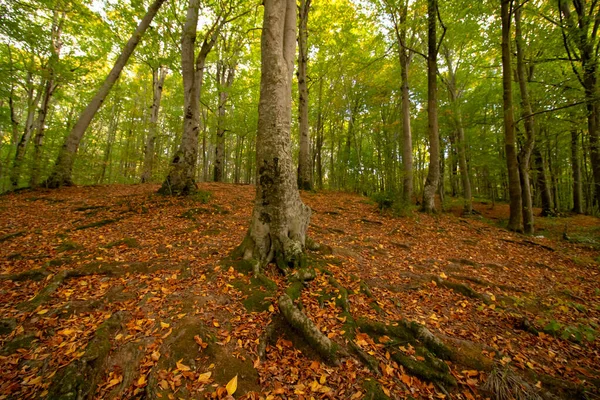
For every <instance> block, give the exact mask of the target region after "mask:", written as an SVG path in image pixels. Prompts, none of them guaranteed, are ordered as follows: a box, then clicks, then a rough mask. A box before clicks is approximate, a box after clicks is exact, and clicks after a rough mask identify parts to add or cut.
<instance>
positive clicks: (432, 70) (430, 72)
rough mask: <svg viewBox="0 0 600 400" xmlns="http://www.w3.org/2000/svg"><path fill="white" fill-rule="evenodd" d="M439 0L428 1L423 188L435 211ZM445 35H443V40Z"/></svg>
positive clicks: (429, 207) (427, 207) (430, 209)
mask: <svg viewBox="0 0 600 400" xmlns="http://www.w3.org/2000/svg"><path fill="white" fill-rule="evenodd" d="M438 13H439V11H438V5H437V0H428V1H427V20H428V30H427V118H428V129H427V131H428V133H429V172H428V173H427V181H426V182H425V188H424V189H423V211H425V212H435V211H436V207H435V193H436V191H437V190H438V184H439V180H440V133H439V125H438V111H437V55H438V42H437V19H438V16H439V14H438ZM443 39H444V37H443V35H442V38H441V40H443ZM441 40H440V41H441Z"/></svg>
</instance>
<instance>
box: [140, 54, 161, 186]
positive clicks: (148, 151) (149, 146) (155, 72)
mask: <svg viewBox="0 0 600 400" xmlns="http://www.w3.org/2000/svg"><path fill="white" fill-rule="evenodd" d="M166 77H167V68H166V67H164V66H162V65H161V66H160V67H158V68H153V69H152V109H151V114H150V126H149V129H148V137H147V138H146V147H145V151H144V166H143V169H142V176H141V181H142V183H146V182H150V181H151V180H152V169H153V164H154V145H155V143H156V136H157V134H158V111H159V109H160V99H161V98H162V89H163V85H164V83H165V78H166Z"/></svg>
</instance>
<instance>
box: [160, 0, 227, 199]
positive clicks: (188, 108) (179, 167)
mask: <svg viewBox="0 0 600 400" xmlns="http://www.w3.org/2000/svg"><path fill="white" fill-rule="evenodd" d="M199 9H200V1H199V0H190V2H189V5H188V11H187V16H186V22H185V25H184V28H183V34H182V37H181V67H182V78H183V90H184V101H183V102H184V105H183V110H184V112H183V134H182V136H181V143H180V145H179V148H178V149H177V151H176V152H175V155H174V157H173V160H172V161H171V166H170V168H169V174H168V175H167V177H166V179H165V181H164V182H163V184H162V187H161V188H160V189H159V193H162V194H168V195H188V194H190V193H194V192H195V191H196V180H195V171H196V162H197V161H198V133H199V132H200V94H201V92H202V85H203V82H204V66H205V63H206V57H207V56H208V53H210V51H211V50H212V48H213V46H214V45H215V42H216V40H217V36H218V34H219V31H220V29H221V27H222V26H223V24H224V20H222V21H220V22H219V20H217V22H216V23H215V25H214V26H213V28H212V30H211V31H210V32H209V33H208V34H207V36H206V37H205V39H204V42H203V43H202V46H201V47H200V52H199V53H198V56H197V57H196V59H195V60H194V54H195V51H194V49H195V43H196V30H197V25H198V12H199Z"/></svg>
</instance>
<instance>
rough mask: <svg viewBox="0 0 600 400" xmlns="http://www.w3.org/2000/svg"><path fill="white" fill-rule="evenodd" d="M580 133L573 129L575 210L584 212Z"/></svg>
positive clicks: (572, 150)
mask: <svg viewBox="0 0 600 400" xmlns="http://www.w3.org/2000/svg"><path fill="white" fill-rule="evenodd" d="M578 136H579V135H578V134H577V130H576V129H571V167H572V169H573V212H574V213H577V214H583V201H582V200H583V188H582V184H581V183H582V181H581V179H582V177H581V161H580V160H579V146H578V144H579V137H578Z"/></svg>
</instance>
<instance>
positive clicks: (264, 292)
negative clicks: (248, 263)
mask: <svg viewBox="0 0 600 400" xmlns="http://www.w3.org/2000/svg"><path fill="white" fill-rule="evenodd" d="M233 287H235V288H236V289H237V290H239V291H240V292H242V293H243V294H244V295H245V296H246V298H245V299H244V300H243V304H244V307H246V310H248V311H250V312H263V311H266V310H268V309H269V306H270V305H271V304H272V301H271V299H272V298H273V296H275V293H276V291H277V284H276V283H275V282H273V281H272V280H270V279H269V278H267V277H266V276H265V275H262V274H258V276H257V277H252V278H250V283H246V282H244V281H242V280H235V281H233Z"/></svg>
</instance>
